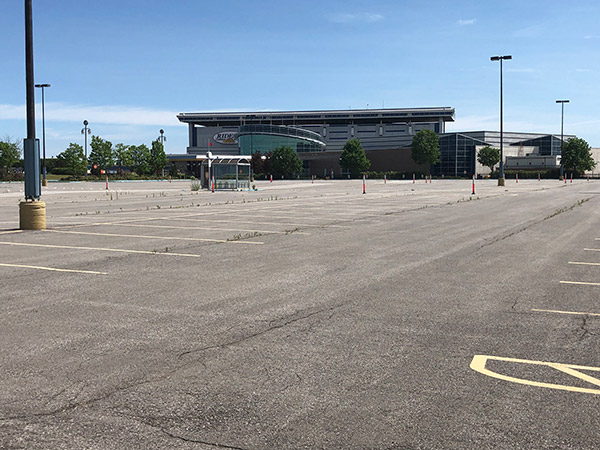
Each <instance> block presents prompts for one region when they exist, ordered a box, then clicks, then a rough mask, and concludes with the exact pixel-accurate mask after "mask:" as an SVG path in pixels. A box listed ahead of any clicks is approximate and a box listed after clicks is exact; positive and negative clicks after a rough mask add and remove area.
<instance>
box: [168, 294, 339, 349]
mask: <svg viewBox="0 0 600 450" xmlns="http://www.w3.org/2000/svg"><path fill="white" fill-rule="evenodd" d="M343 305H344V304H339V305H335V306H332V307H329V308H324V309H320V310H318V311H313V312H311V313H309V314H306V315H303V316H299V317H298V315H299V314H301V313H302V312H304V311H299V312H297V313H295V314H294V315H293V318H292V319H290V320H287V321H285V322H283V323H280V324H279V325H273V326H269V327H268V328H266V329H264V330H261V331H257V332H256V333H252V334H249V335H247V336H243V337H241V338H238V339H232V340H231V341H227V342H224V343H222V344H215V345H209V346H206V347H201V348H197V349H193V350H188V351H185V352H182V353H180V354H179V355H178V358H179V359H181V358H183V357H184V356H187V355H190V354H193V353H200V352H205V351H207V350H213V349H216V348H227V347H230V346H232V345H236V344H240V343H242V342H244V341H248V340H251V339H254V338H255V337H259V336H262V335H263V334H267V333H269V332H271V331H274V330H279V329H281V328H284V327H286V326H288V325H291V324H293V323H296V322H298V321H300V320H304V319H308V318H310V317H312V316H316V315H317V314H321V313H324V312H328V311H329V312H332V311H334V310H335V309H338V308H340V307H342V306H343ZM294 316H295V317H294ZM277 320H279V321H281V320H283V319H277ZM272 322H273V321H271V322H270V323H272Z"/></svg>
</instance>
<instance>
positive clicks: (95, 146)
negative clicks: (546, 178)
mask: <svg viewBox="0 0 600 450" xmlns="http://www.w3.org/2000/svg"><path fill="white" fill-rule="evenodd" d="M90 147H91V148H92V151H91V152H90V158H89V162H90V164H95V165H97V166H98V173H99V172H100V169H108V168H109V167H110V166H112V165H113V164H114V159H113V148H112V142H110V141H105V140H104V139H102V138H101V137H99V136H92V142H91V143H90Z"/></svg>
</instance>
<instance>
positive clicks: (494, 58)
mask: <svg viewBox="0 0 600 450" xmlns="http://www.w3.org/2000/svg"><path fill="white" fill-rule="evenodd" d="M505 59H512V55H505V56H492V57H491V58H490V60H491V61H500V169H499V174H498V186H504V123H503V115H502V61H504V60H505Z"/></svg>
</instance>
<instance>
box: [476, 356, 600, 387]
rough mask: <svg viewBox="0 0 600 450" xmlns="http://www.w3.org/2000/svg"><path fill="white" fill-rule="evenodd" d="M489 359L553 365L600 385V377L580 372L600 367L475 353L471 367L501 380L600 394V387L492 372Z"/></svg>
mask: <svg viewBox="0 0 600 450" xmlns="http://www.w3.org/2000/svg"><path fill="white" fill-rule="evenodd" d="M488 360H495V361H507V362H513V363H519V364H531V365H536V366H546V367H551V368H553V369H556V370H559V371H561V372H563V373H566V374H568V375H571V376H573V377H575V378H579V379H580V380H583V381H585V382H587V383H590V384H593V385H596V386H600V379H598V378H594V377H592V376H590V375H588V374H585V373H581V372H579V371H580V370H587V371H592V372H600V367H591V366H577V365H574V364H561V363H552V362H544V361H532V360H527V359H516V358H504V357H501V356H489V355H475V356H473V360H472V361H471V366H470V367H471V369H473V370H474V371H476V372H479V373H481V374H483V375H487V376H488V377H492V378H497V379H499V380H504V381H510V382H511V383H519V384H525V385H529V386H536V387H543V388H548V389H559V390H562V391H570V392H582V393H585V394H597V395H598V394H600V389H591V388H582V387H578V386H567V385H564V384H554V383H543V382H540V381H532V380H525V379H523V378H516V377H511V376H508V375H502V374H500V373H497V372H492V371H491V370H489V369H486V367H485V365H486V362H487V361H488Z"/></svg>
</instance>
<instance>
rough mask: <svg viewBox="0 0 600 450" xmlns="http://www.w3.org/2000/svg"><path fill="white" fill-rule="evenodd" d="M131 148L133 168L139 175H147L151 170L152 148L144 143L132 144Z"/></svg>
mask: <svg viewBox="0 0 600 450" xmlns="http://www.w3.org/2000/svg"><path fill="white" fill-rule="evenodd" d="M130 150H131V160H132V162H133V164H132V165H131V167H132V169H133V170H134V171H135V173H137V174H138V175H147V174H148V173H149V172H150V149H149V148H148V147H147V146H146V145H144V144H142V145H137V146H136V145H132V146H131V147H130Z"/></svg>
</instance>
